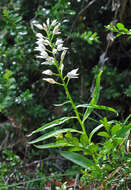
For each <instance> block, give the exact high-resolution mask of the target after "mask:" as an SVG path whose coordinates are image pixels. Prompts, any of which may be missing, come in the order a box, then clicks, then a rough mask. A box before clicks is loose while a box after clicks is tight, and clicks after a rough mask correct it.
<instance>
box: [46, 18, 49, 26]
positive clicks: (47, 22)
mask: <svg viewBox="0 0 131 190" xmlns="http://www.w3.org/2000/svg"><path fill="white" fill-rule="evenodd" d="M46 24H47V26H49V25H50V19H49V18H48V19H47V21H46Z"/></svg>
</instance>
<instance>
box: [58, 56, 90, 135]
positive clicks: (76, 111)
mask: <svg viewBox="0 0 131 190" xmlns="http://www.w3.org/2000/svg"><path fill="white" fill-rule="evenodd" d="M55 62H56V67H57V70H58V72H59V76H60V78H61V80H62V83H63V86H64V89H65V92H66V95H67V97H68V99H69V100H70V102H71V104H72V107H73V109H74V112H75V114H76V116H77V119H78V121H79V123H80V125H81V127H82V130H83V133H84V134H86V130H85V126H84V124H83V122H82V120H81V118H80V115H79V112H78V110H77V108H76V106H75V104H74V102H73V100H72V97H71V95H70V92H69V90H68V87H67V84H66V83H65V81H64V78H63V76H62V74H61V71H60V68H59V65H58V63H57V60H56V58H55ZM86 135H87V134H86Z"/></svg>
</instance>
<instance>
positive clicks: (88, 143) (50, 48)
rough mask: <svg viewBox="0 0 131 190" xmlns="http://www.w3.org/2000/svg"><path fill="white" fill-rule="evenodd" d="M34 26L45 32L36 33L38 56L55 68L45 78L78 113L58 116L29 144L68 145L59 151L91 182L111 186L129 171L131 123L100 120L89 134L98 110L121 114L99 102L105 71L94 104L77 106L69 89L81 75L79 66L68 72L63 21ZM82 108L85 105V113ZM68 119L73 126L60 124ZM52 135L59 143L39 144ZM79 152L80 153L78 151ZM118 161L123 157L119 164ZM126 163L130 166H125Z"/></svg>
mask: <svg viewBox="0 0 131 190" xmlns="http://www.w3.org/2000/svg"><path fill="white" fill-rule="evenodd" d="M34 26H35V27H37V28H38V29H39V30H41V31H42V32H43V34H44V35H43V34H42V33H36V37H37V41H36V44H37V47H36V48H35V50H36V51H39V52H40V55H38V56H37V58H40V59H42V63H41V64H42V65H47V66H48V67H51V68H52V70H51V69H47V70H45V71H43V74H44V75H46V76H48V77H44V78H43V80H44V81H47V82H48V83H50V84H53V85H59V86H61V87H63V88H64V90H65V94H66V99H65V102H63V103H61V104H58V105H56V106H63V105H64V106H65V105H66V104H70V105H71V106H72V109H73V111H74V114H73V115H68V116H65V117H62V118H59V119H56V120H55V121H52V122H50V123H47V124H45V125H43V126H42V127H40V128H38V129H36V130H35V131H33V132H32V133H31V134H30V135H29V136H31V135H33V134H35V133H40V134H42V135H41V136H40V137H38V138H36V139H34V140H32V141H31V142H29V144H35V147H37V148H40V149H48V148H57V147H67V151H59V153H60V154H61V155H62V156H63V157H65V158H66V159H68V160H70V161H72V162H74V163H75V164H78V165H79V166H81V167H83V168H85V171H84V172H83V173H84V176H86V177H88V180H89V182H92V181H94V182H95V183H96V185H97V183H101V184H102V185H103V186H104V188H105V189H107V188H108V186H110V185H111V184H112V183H113V180H112V181H111V180H110V178H111V179H112V177H114V176H115V175H116V174H117V173H118V172H120V171H122V170H124V171H125V173H126V171H127V170H128V162H129V158H128V156H125V155H124V145H125V142H126V141H127V139H128V136H129V131H130V129H131V125H130V124H128V123H127V121H126V122H124V124H123V123H119V122H118V121H108V120H107V118H106V117H105V118H104V119H103V120H100V122H99V121H97V122H99V123H100V125H98V126H97V127H96V128H95V129H93V130H92V132H91V133H90V134H87V126H86V125H87V122H86V121H87V119H88V118H89V116H90V115H91V113H92V112H93V110H94V109H98V110H99V109H100V110H106V111H111V112H114V113H115V114H118V113H117V111H116V110H115V109H113V108H111V107H107V106H103V105H98V104H97V103H98V100H99V95H100V79H101V75H102V72H103V71H100V72H99V74H98V75H97V77H96V85H95V88H94V92H93V95H92V99H91V101H90V103H89V104H80V105H76V104H75V102H74V101H73V99H72V96H71V94H70V92H69V89H68V85H69V82H70V80H71V79H74V78H78V77H79V74H78V68H77V69H73V70H71V71H70V72H67V73H66V74H65V67H64V58H65V55H66V53H67V49H68V48H66V47H64V46H63V40H62V39H59V38H57V35H58V34H60V30H59V28H60V24H59V23H58V22H57V21H56V20H54V21H52V22H51V23H50V20H49V19H47V21H46V23H43V25H42V24H39V23H38V22H37V21H35V22H34ZM59 52H62V53H61V55H59ZM81 108H83V109H82V112H81ZM83 110H84V111H83ZM71 120H76V121H77V122H78V123H79V126H80V128H81V130H80V129H79V130H77V129H74V128H72V127H70V124H69V122H70V121H71ZM66 122H68V125H69V127H66V128H65V127H64V128H61V127H58V126H60V125H61V126H62V125H63V126H65V123H66ZM101 128H104V131H101V132H99V133H98V135H99V136H101V137H102V138H103V141H102V142H101V143H96V144H95V143H94V142H93V140H92V137H93V136H94V134H95V133H96V132H98V130H100V129H101ZM43 133H44V134H43ZM50 138H53V139H55V142H52V143H48V144H47V143H46V144H41V145H36V143H39V142H41V141H42V142H43V141H46V140H48V139H50ZM78 151H79V152H80V153H76V152H78ZM118 160H120V161H119V163H118ZM123 163H124V164H125V165H126V166H125V168H124V169H123V167H122V164H123ZM121 167H122V169H121ZM125 173H124V174H125ZM126 174H127V173H126ZM109 176H111V177H109ZM125 180H126V179H125ZM107 181H108V183H107Z"/></svg>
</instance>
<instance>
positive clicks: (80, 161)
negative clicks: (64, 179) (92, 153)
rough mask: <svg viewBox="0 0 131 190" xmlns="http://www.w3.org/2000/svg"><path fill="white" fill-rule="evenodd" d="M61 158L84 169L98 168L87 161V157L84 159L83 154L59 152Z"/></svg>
mask: <svg viewBox="0 0 131 190" xmlns="http://www.w3.org/2000/svg"><path fill="white" fill-rule="evenodd" d="M59 152H60V154H61V156H63V157H64V158H66V159H68V160H70V161H72V162H74V163H75V164H77V165H79V166H81V167H83V168H86V169H87V168H91V167H97V166H95V164H94V163H93V162H92V161H91V160H89V159H87V158H86V157H84V156H83V155H81V154H78V153H75V152H69V151H59Z"/></svg>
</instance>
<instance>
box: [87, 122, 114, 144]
mask: <svg viewBox="0 0 131 190" xmlns="http://www.w3.org/2000/svg"><path fill="white" fill-rule="evenodd" d="M116 122H117V121H115V120H112V121H108V123H111V124H112V123H116ZM102 127H104V126H103V124H101V125H98V126H97V127H96V128H95V129H93V130H92V131H91V133H90V135H89V143H90V142H91V140H92V137H93V135H94V134H95V133H96V132H97V131H98V130H99V129H101V128H102Z"/></svg>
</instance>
